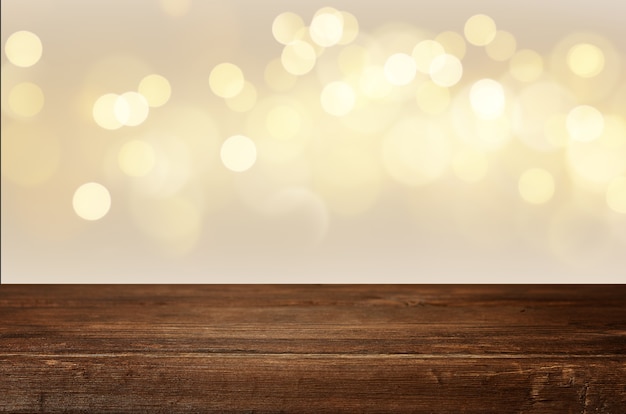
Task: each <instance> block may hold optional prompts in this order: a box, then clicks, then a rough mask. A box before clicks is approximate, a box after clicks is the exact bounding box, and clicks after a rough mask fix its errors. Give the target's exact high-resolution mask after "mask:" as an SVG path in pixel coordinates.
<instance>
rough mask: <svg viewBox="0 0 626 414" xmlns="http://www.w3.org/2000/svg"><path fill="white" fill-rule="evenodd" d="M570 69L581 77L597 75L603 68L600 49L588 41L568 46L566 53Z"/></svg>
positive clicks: (602, 55)
mask: <svg viewBox="0 0 626 414" xmlns="http://www.w3.org/2000/svg"><path fill="white" fill-rule="evenodd" d="M567 65H568V66H569V68H570V70H571V71H572V72H574V73H575V74H576V75H578V76H580V77H582V78H591V77H594V76H597V75H598V74H600V72H602V69H604V54H603V53H602V50H601V49H600V48H599V47H597V46H595V45H592V44H589V43H579V44H577V45H574V46H572V47H571V48H570V50H569V52H568V54H567Z"/></svg>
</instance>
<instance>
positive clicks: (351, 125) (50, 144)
mask: <svg viewBox="0 0 626 414" xmlns="http://www.w3.org/2000/svg"><path fill="white" fill-rule="evenodd" d="M324 6H331V7H334V8H335V9H337V10H339V11H346V12H349V13H351V15H353V16H354V17H356V19H357V20H358V23H359V35H358V36H357V37H356V39H354V40H353V41H351V42H350V43H349V44H342V45H333V46H330V47H328V48H326V50H324V51H323V53H320V54H319V56H317V58H316V61H315V67H314V68H313V69H312V70H311V71H310V72H308V73H306V74H304V75H301V76H295V75H293V74H283V75H280V76H278V80H274V81H272V80H271V79H270V81H268V80H267V77H266V71H267V70H268V69H267V65H268V63H269V62H271V61H273V60H275V59H279V58H280V57H281V53H282V50H283V48H284V45H282V44H280V43H279V42H277V41H276V39H275V38H274V37H273V35H272V23H273V20H274V18H275V17H276V16H277V15H279V14H280V13H283V12H287V11H289V12H294V13H296V14H298V15H299V16H301V18H302V19H303V21H304V23H305V24H306V25H308V24H310V22H311V19H312V18H313V16H314V14H315V13H316V11H317V10H319V9H320V8H321V7H324ZM478 13H483V14H486V15H488V16H490V17H491V18H493V20H494V21H495V24H496V26H497V28H498V29H499V30H506V31H508V32H510V33H511V34H512V35H513V36H514V37H515V39H516V44H517V47H516V49H517V50H521V49H531V50H533V51H535V52H536V53H537V54H538V55H539V56H541V58H542V62H543V69H542V70H541V73H540V74H538V75H537V77H536V78H534V79H531V80H526V81H520V80H519V79H516V78H515V76H512V75H511V72H510V68H511V65H512V63H511V59H510V58H505V59H503V60H502V61H497V60H494V59H492V58H491V57H490V56H489V55H488V54H487V53H486V52H485V47H484V46H476V45H472V44H470V43H468V42H467V41H465V42H464V44H465V47H466V52H465V54H464V56H463V57H462V59H460V61H461V62H462V65H463V76H462V78H461V79H460V81H459V82H458V83H456V84H454V85H452V86H450V88H445V89H446V90H445V91H444V92H442V91H441V90H440V89H437V88H434V89H433V90H434V91H436V92H438V93H443V95H444V96H448V97H449V103H448V105H447V106H446V105H445V102H444V104H442V105H444V106H443V107H441V108H440V109H436V108H435V109H433V108H432V107H431V106H430V105H434V103H433V102H435V100H436V99H437V97H441V95H437V94H436V95H435V97H429V96H426V95H421V98H417V97H416V96H420V95H419V91H420V90H421V89H420V88H422V87H423V86H424V85H425V84H429V85H430V83H429V82H431V79H430V76H431V75H430V74H423V73H417V75H416V77H415V78H414V79H413V80H412V81H411V82H410V83H408V84H406V85H402V86H394V85H391V84H384V82H383V83H382V84H378V83H376V82H377V81H376V82H374V81H372V82H374V83H373V85H374V86H372V87H375V88H379V89H380V91H382V92H380V94H381V96H376V97H373V96H371V95H372V94H375V93H374V92H375V91H374V92H372V90H371V89H367V82H365V81H364V80H363V78H364V77H365V78H366V79H369V78H367V77H366V75H364V74H363V73H364V71H365V69H366V67H368V66H371V67H375V68H376V67H377V68H379V69H380V68H384V64H385V62H386V59H387V58H388V57H389V56H391V55H393V54H394V53H405V54H408V55H411V54H412V52H413V47H414V46H415V45H416V44H418V43H419V42H420V41H423V40H433V39H437V38H438V36H439V35H440V34H441V33H442V32H446V31H454V32H456V33H457V34H459V35H464V25H465V23H466V21H467V19H468V18H470V17H471V16H473V15H475V14H478ZM624 15H626V5H625V3H623V2H620V1H612V0H602V1H600V0H597V1H534V0H533V1H524V2H513V1H471V2H470V1H460V0H445V1H438V2H419V1H399V0H389V1H385V2H371V1H337V2H328V3H321V2H317V1H306V2H304V1H303V2H293V1H274V0H273V1H244V0H238V1H229V2H227V1H201V0H195V1H193V0H190V1H178V2H173V1H165V0H163V1H145V0H137V1H132V2H128V1H100V0H94V1H67V0H65V1H43V0H40V1H36V0H8V1H3V2H2V47H3V52H2V167H3V168H2V282H3V283H30V282H36V283H40V282H46V283H47V282H55V283H66V282H69V283H92V282H115V283H117V282H121V283H125V282H138V283H153V282H155V283H160V282H177V283H178V282H199V283H214V282H216V283H239V282H294V283H317V282H349V283H361V282H364V283H370V282H378V283H389V282H400V283H449V282H454V283H459V282H461V283H464V282H479V283H483V282H488V283H511V282H513V283H535V282H538V283H543V282H557V283H578V282H594V283H595V282H626V270H625V269H626V253H625V252H626V211H622V209H623V208H624V198H625V197H626V196H624V192H626V187H625V186H624V185H623V182H624V180H626V178H624V177H625V176H626V75H625V73H626V28H625V27H626V26H624V23H623V16H624ZM20 30H27V31H30V32H32V33H35V34H36V35H37V36H38V37H39V39H40V40H41V44H42V49H43V53H42V57H41V59H40V60H39V61H37V63H35V64H34V65H33V66H30V67H19V66H16V65H15V64H13V63H11V62H10V61H9V59H8V57H7V52H6V51H5V49H6V48H5V44H6V42H7V40H8V39H9V36H11V35H12V34H13V33H15V32H17V31H20ZM439 39H441V38H439ZM305 40H306V39H305ZM580 44H591V45H594V46H596V47H597V48H598V50H600V51H601V53H602V59H603V61H602V62H603V63H602V67H601V70H600V72H599V73H598V74H596V75H594V76H590V77H585V76H577V75H576V73H574V72H575V69H576V68H574V69H572V68H571V67H570V66H568V56H570V55H568V53H571V51H572V48H573V47H575V46H576V45H580ZM355 45H356V46H355ZM318 49H319V50H318V52H320V51H321V48H318ZM346 50H347V51H346ZM594 50H595V49H594ZM447 52H450V51H449V50H447ZM363 56H369V61H367V62H369V63H363V62H365V61H363V62H362V61H360V60H359V59H360V58H362V57H363ZM223 62H230V63H233V64H235V65H237V66H238V67H239V68H240V69H241V71H242V73H243V76H244V77H245V80H246V81H247V82H249V83H250V84H251V85H253V87H254V89H255V91H256V101H255V102H254V105H251V106H250V108H249V109H248V108H242V107H241V106H238V105H242V102H241V101H235V102H233V101H230V102H228V101H227V100H226V99H224V98H222V97H220V96H217V95H216V93H215V90H212V88H211V84H210V82H209V79H210V74H211V71H212V70H213V69H214V68H215V67H216V66H217V65H219V64H221V63H223ZM585 62H588V60H585ZM592 63H593V62H592ZM580 65H584V63H580ZM531 69H532V68H531ZM592 69H593V68H592ZM581 70H583V72H584V68H583V69H581ZM371 73H373V72H371ZM376 73H378V72H376ZM150 74H158V75H160V76H163V77H164V78H166V79H167V81H168V82H169V85H170V87H171V95H170V96H169V99H168V100H167V102H166V103H165V104H164V105H162V106H159V107H150V108H149V113H148V115H147V118H146V119H145V120H144V121H143V122H141V123H140V124H139V125H137V126H121V127H119V128H117V129H106V128H103V127H101V126H99V125H98V123H97V122H96V121H95V120H94V116H93V111H94V104H95V103H96V102H97V100H98V99H99V98H100V97H101V96H102V95H105V94H108V93H113V94H123V93H125V92H128V91H137V88H138V85H139V84H140V81H141V80H142V79H143V78H144V77H145V76H147V75H150ZM483 78H489V79H492V80H495V81H497V82H498V85H500V86H501V87H502V91H503V95H502V96H503V97H504V101H503V102H504V103H503V106H502V108H501V111H502V113H501V114H500V115H498V116H497V120H496V121H494V120H493V119H491V120H485V119H482V118H481V117H480V116H478V115H477V113H476V108H475V106H474V107H473V106H472V104H471V102H472V101H471V98H468V96H470V95H469V94H470V90H471V89H470V88H471V86H472V85H474V84H475V82H477V81H479V80H480V79H483ZM376 79H378V78H376ZM383 80H384V79H383ZM334 81H341V82H344V84H343V85H349V86H350V88H352V89H351V90H352V93H353V95H352V97H353V98H354V107H353V108H350V109H351V110H350V111H349V112H348V113H347V114H345V115H342V116H335V115H332V114H329V113H327V112H326V109H327V108H325V107H324V106H323V105H322V104H321V103H320V95H321V94H322V90H323V89H324V87H325V86H326V85H327V84H329V83H331V82H334ZM24 83H27V84H28V85H31V84H34V85H36V87H37V88H39V90H40V91H41V92H40V93H39V92H37V91H35V92H33V89H32V88H31V89H28V87H27V88H26V89H19V88H18V89H15V88H16V87H17V86H18V85H23V84H24ZM364 85H365V86H364ZM379 89H376V91H378V90H379ZM422 92H423V93H425V92H424V90H422ZM33 94H34V95H33ZM368 94H369V95H368ZM42 96H43V104H42V106H41V105H40V106H41V108H38V107H37V105H38V104H37V102H38V99H41V97H42ZM490 96H491V95H490ZM344 98H345V96H344V95H339V96H335V97H334V98H332V99H330V101H331V102H333V103H334V104H336V103H337V102H339V103H338V105H340V104H341V103H342V102H344V101H343V100H342V99H344ZM420 99H421V100H420ZM468 99H469V101H468ZM489 99H491V98H487V101H489ZM348 101H350V99H348ZM546 102H548V103H546ZM550 102H553V103H554V104H552V103H550ZM243 103H245V102H243ZM344 103H345V102H344ZM475 105H479V106H480V105H481V104H480V103H478V104H476V103H475ZM486 105H487V106H488V105H489V104H488V103H487V104H486ZM581 105H586V106H590V107H593V108H595V109H597V111H598V113H599V114H601V119H602V120H603V127H602V128H603V129H602V132H601V133H600V135H599V136H598V137H591V136H590V137H589V139H587V138H586V136H583V137H582V138H581V139H582V142H581V140H580V139H577V138H576V137H572V134H573V135H576V134H577V133H578V132H577V131H581V130H583V129H584V128H586V127H589V128H592V129H593V125H594V124H593V119H592V120H591V121H590V120H589V119H587V118H585V119H586V120H585V119H583V120H582V121H580V122H582V123H580V122H579V123H578V124H577V123H576V122H578V121H576V119H578V118H576V119H574V120H573V121H571V122H570V126H568V124H567V117H568V115H570V114H571V111H572V110H573V109H574V108H576V107H578V106H581ZM244 106H245V105H244ZM233 107H234V108H235V110H233ZM276 108H278V109H276ZM285 108H287V109H285ZM425 108H426V110H425ZM537 108H539V109H537ZM541 108H546V109H545V111H544V110H543V109H541ZM243 109H247V110H245V111H244V110H243ZM479 109H480V108H479ZM29 111H30V112H29ZM281 111H282V112H281ZM429 111H430V112H433V113H427V112H429ZM546 111H548V112H549V113H548V112H546ZM479 112H480V110H479ZM483 115H484V114H483ZM272 117H274V118H272ZM572 117H573V115H572ZM548 118H550V119H551V120H549V119H548ZM272 119H273V120H272ZM572 119H573V118H572ZM113 122H115V119H114V120H113ZM572 125H573V126H572ZM285 128H286V129H285ZM433 131H434V132H433ZM546 131H547V132H546ZM583 132H584V131H583ZM237 134H242V135H245V136H247V137H249V138H250V139H251V140H252V142H253V143H254V148H255V149H256V161H255V163H254V165H253V166H252V167H251V168H250V169H248V170H246V171H243V172H236V171H231V170H229V169H228V168H227V167H226V166H225V163H224V160H223V159H220V154H221V152H220V151H221V150H222V148H223V147H222V144H223V143H224V142H225V141H226V139H227V138H229V137H230V136H233V135H237ZM411 134H414V135H415V140H416V141H412V140H411V139H410V138H409V139H408V141H406V140H405V138H403V137H406V136H412V135H411ZM129 142H135V143H136V142H140V143H143V144H138V146H135V147H132V146H130V147H129V146H127V144H128V143H129ZM414 142H417V144H414ZM141 145H143V146H141ZM129 148H130V149H129ZM133 148H134V151H135V152H133ZM146 148H147V149H146ZM124 151H127V152H124ZM142 151H143V152H142ZM243 151H244V152H245V148H244V150H243ZM121 154H122V155H121ZM123 154H126V155H123ZM129 154H130V155H129ZM237 156H238V155H235V158H237ZM124 157H126V158H124ZM235 161H236V162H244V163H245V160H244V161H241V160H239V161H237V160H235ZM142 163H143V164H142ZM144 167H145V168H144ZM532 168H539V169H541V171H543V172H546V173H547V174H548V176H549V178H548V179H542V178H541V177H539V179H538V181H536V182H535V181H532V179H531V180H530V184H527V189H526V190H524V189H522V187H524V185H525V184H522V183H520V180H521V177H522V176H523V175H524V173H525V172H526V171H528V170H529V169H532ZM620 177H621V178H620ZM546 180H548V181H549V182H550V183H552V187H551V185H550V184H546ZM88 182H97V183H99V184H101V185H102V186H104V188H106V191H107V192H108V194H109V195H110V200H111V204H110V209H109V210H108V211H107V212H106V215H104V216H103V217H102V218H99V219H97V220H85V219H83V218H81V217H79V214H77V211H76V209H75V208H74V207H73V203H72V200H73V199H74V197H75V192H76V190H77V189H78V188H79V187H80V186H81V185H83V184H85V183H88ZM546 186H547V187H548V189H547V190H546V191H548V195H547V199H546V200H541V202H540V204H535V203H533V202H529V197H530V200H532V199H533V197H539V198H541V197H542V194H541V192H542V191H543V190H542V189H544V190H545V187H546ZM551 188H553V189H551ZM524 191H526V193H524ZM528 191H530V193H531V194H530V195H528ZM536 192H539V195H537V194H536ZM533 194H534V195H533ZM94 197H97V193H96V195H95V196H94V195H87V196H86V201H85V203H87V204H88V205H89V203H92V204H93V203H95V208H96V210H97V209H98V206H99V204H98V203H99V201H98V200H97V198H94ZM100 207H101V205H100ZM78 208H79V210H80V207H78Z"/></svg>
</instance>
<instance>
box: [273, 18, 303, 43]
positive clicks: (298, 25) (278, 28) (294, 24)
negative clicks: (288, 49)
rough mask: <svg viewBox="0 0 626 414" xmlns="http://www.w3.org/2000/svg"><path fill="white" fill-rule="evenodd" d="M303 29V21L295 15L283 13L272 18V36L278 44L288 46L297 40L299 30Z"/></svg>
mask: <svg viewBox="0 0 626 414" xmlns="http://www.w3.org/2000/svg"><path fill="white" fill-rule="evenodd" d="M303 27H304V20H302V17H300V16H299V15H298V14H296V13H292V12H284V13H281V14H279V15H278V16H276V17H275V18H274V21H273V22H272V34H273V35H274V39H276V41H277V42H278V43H282V44H283V45H288V44H289V43H292V42H293V41H295V40H297V38H298V37H297V35H298V32H299V31H300V29H302V28H303Z"/></svg>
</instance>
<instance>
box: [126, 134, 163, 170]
mask: <svg viewBox="0 0 626 414" xmlns="http://www.w3.org/2000/svg"><path fill="white" fill-rule="evenodd" d="M118 160H119V166H120V169H121V170H122V171H123V172H124V173H125V174H126V175H128V176H130V177H142V176H144V175H146V174H148V173H149V172H150V171H151V170H152V169H153V168H154V166H155V164H156V155H155V153H154V149H153V148H152V146H151V145H150V144H148V143H147V142H144V141H140V140H137V139H134V140H131V141H128V142H127V143H125V144H124V145H123V146H122V148H121V149H120V152H119V156H118Z"/></svg>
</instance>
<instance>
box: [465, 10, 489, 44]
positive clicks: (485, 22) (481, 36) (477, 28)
mask: <svg viewBox="0 0 626 414" xmlns="http://www.w3.org/2000/svg"><path fill="white" fill-rule="evenodd" d="M463 32H464V33H465V38H466V39H467V41H468V42H469V43H471V44H473V45H475V46H485V45H487V44H489V43H490V42H491V41H492V40H493V39H494V38H495V37H496V23H495V22H494V21H493V19H492V18H491V17H489V16H487V15H485V14H475V15H473V16H472V17H470V18H469V19H467V21H466V22H465V26H464V28H463Z"/></svg>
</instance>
